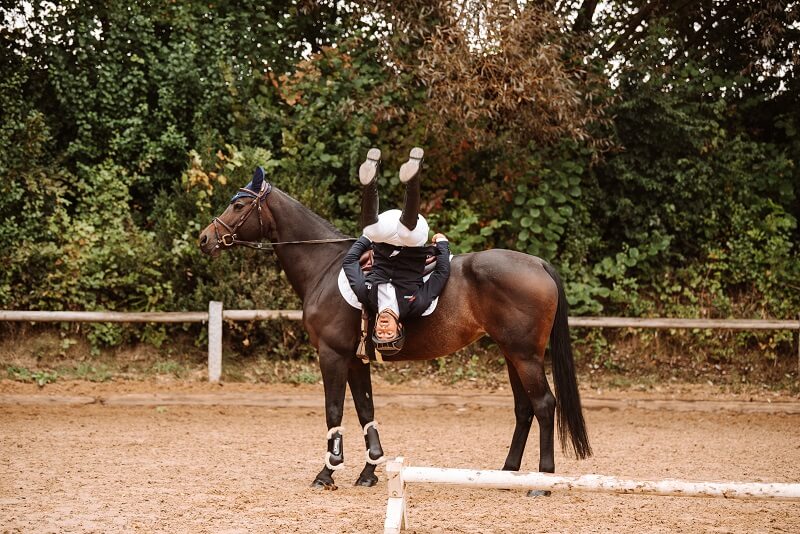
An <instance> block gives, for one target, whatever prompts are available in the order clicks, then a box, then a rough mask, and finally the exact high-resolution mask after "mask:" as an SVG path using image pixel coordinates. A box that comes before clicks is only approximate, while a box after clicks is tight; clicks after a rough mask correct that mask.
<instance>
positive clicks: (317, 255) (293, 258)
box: [267, 189, 347, 300]
mask: <svg viewBox="0 0 800 534" xmlns="http://www.w3.org/2000/svg"><path fill="white" fill-rule="evenodd" d="M267 202H268V203H269V209H270V212H271V213H272V216H273V217H274V219H275V231H276V235H275V236H273V237H274V241H275V242H283V241H309V240H312V239H342V238H346V236H345V235H344V234H342V233H341V232H339V231H337V230H336V229H334V228H333V227H332V226H331V225H330V224H329V223H328V222H327V221H325V220H324V219H322V218H321V217H319V216H318V215H316V214H314V213H313V212H312V211H311V210H309V209H308V208H306V207H305V206H303V205H302V204H300V203H299V202H297V201H296V200H295V199H293V198H292V197H290V196H289V195H287V194H286V193H283V192H282V191H280V190H275V189H273V192H272V193H271V194H270V196H269V198H268V199H267ZM346 247H347V243H346V242H343V243H326V244H306V245H302V244H301V245H276V246H275V247H274V248H275V255H276V256H278V260H279V261H280V263H281V267H282V268H283V270H284V272H285V273H286V277H287V278H288V279H289V283H291V284H292V287H293V288H294V290H295V292H296V293H297V294H298V295H299V296H300V298H301V299H303V300H305V298H306V294H307V293H308V291H309V290H310V289H312V287H313V286H314V284H315V282H316V281H317V280H319V279H320V278H321V276H322V275H323V274H324V271H327V270H328V269H329V268H330V266H331V265H332V264H333V263H334V261H335V260H336V259H338V258H340V257H341V256H342V251H343V249H345V248H346Z"/></svg>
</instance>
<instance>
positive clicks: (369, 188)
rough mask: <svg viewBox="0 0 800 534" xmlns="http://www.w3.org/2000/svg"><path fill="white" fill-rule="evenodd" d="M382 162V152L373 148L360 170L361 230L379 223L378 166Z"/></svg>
mask: <svg viewBox="0 0 800 534" xmlns="http://www.w3.org/2000/svg"><path fill="white" fill-rule="evenodd" d="M380 161H381V151H380V150H378V149H377V148H371V149H370V151H369V152H368V153H367V159H366V160H365V161H364V163H362V164H361V167H360V168H359V169H358V179H359V181H360V182H361V185H362V187H361V219H360V221H359V222H360V224H361V230H363V229H364V228H365V227H367V226H369V225H371V224H375V223H376V222H378V180H377V176H378V166H379V165H380Z"/></svg>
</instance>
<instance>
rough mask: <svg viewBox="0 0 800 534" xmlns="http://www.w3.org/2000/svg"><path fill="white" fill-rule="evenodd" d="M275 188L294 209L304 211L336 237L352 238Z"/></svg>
mask: <svg viewBox="0 0 800 534" xmlns="http://www.w3.org/2000/svg"><path fill="white" fill-rule="evenodd" d="M273 188H274V189H276V190H278V191H280V193H281V194H282V195H283V197H284V198H285V199H286V200H288V201H289V202H290V203H291V204H292V206H293V208H294V209H297V210H299V211H302V212H303V213H304V214H305V215H307V216H309V217H310V218H311V219H313V220H314V221H316V222H318V223H320V224H321V225H322V226H323V227H324V228H325V229H326V230H328V231H330V232H331V233H332V234H334V236H335V237H350V236H348V235H346V234H344V233H343V232H342V231H341V230H339V229H338V228H336V227H335V226H334V225H333V224H332V223H331V222H330V221H329V220H328V219H326V218H324V217H322V216H321V215H318V214H317V213H315V212H314V211H312V210H311V209H310V208H309V207H307V206H306V205H304V204H303V203H302V202H300V201H299V200H297V199H295V198H294V197H293V196H291V195H289V194H288V193H286V191H283V190H281V189H278V188H277V187H274V186H273Z"/></svg>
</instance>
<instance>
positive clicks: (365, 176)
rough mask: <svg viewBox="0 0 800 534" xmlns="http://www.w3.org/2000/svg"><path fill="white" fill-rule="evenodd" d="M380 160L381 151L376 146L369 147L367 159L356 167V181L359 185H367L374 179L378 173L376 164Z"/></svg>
mask: <svg viewBox="0 0 800 534" xmlns="http://www.w3.org/2000/svg"><path fill="white" fill-rule="evenodd" d="M380 162H381V151H380V149H378V148H370V149H369V152H367V159H366V160H364V163H362V164H361V167H359V168H358V181H359V182H361V185H369V184H371V183H372V182H374V181H375V177H376V176H377V175H378V164H379V163H380Z"/></svg>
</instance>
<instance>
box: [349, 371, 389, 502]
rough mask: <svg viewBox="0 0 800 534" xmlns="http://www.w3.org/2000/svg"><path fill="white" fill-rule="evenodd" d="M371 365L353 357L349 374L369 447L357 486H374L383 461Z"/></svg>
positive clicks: (359, 417)
mask: <svg viewBox="0 0 800 534" xmlns="http://www.w3.org/2000/svg"><path fill="white" fill-rule="evenodd" d="M369 367H370V366H369V365H368V364H364V363H363V362H362V361H361V360H359V359H358V358H353V359H352V360H351V363H350V368H349V372H348V374H347V382H348V384H350V392H351V393H352V394H353V403H354V404H355V405H356V413H357V414H358V422H359V423H360V424H361V429H362V431H363V434H364V443H365V445H366V447H367V454H366V457H367V463H366V464H365V465H364V469H363V470H362V471H361V474H360V475H358V479H356V484H355V485H356V486H366V487H370V486H374V485H375V484H377V483H378V477H377V476H376V475H375V468H376V467H377V466H378V464H380V463H383V461H384V456H383V449H382V448H381V441H380V438H379V437H378V425H377V424H376V423H375V406H374V403H373V401H372V379H371V377H370V368H369Z"/></svg>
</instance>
